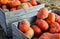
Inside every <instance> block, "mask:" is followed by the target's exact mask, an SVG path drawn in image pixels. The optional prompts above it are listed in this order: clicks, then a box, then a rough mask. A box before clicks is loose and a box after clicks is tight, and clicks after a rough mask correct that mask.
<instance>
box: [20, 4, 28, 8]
mask: <svg viewBox="0 0 60 39" xmlns="http://www.w3.org/2000/svg"><path fill="white" fill-rule="evenodd" d="M21 6H22V8H29V6H28V4H27V3H22V4H21Z"/></svg>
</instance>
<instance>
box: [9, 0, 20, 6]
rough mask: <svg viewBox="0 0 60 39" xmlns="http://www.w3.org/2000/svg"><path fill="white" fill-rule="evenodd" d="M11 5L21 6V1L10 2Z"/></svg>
mask: <svg viewBox="0 0 60 39" xmlns="http://www.w3.org/2000/svg"><path fill="white" fill-rule="evenodd" d="M9 4H10V6H11V7H16V6H19V5H20V1H18V0H15V1H10V2H9Z"/></svg>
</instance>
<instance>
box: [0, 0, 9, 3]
mask: <svg viewBox="0 0 60 39" xmlns="http://www.w3.org/2000/svg"><path fill="white" fill-rule="evenodd" d="M0 2H1V4H7V3H8V0H0Z"/></svg>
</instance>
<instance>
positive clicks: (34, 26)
mask: <svg viewBox="0 0 60 39" xmlns="http://www.w3.org/2000/svg"><path fill="white" fill-rule="evenodd" d="M32 29H33V30H34V34H36V35H40V34H41V32H42V31H41V29H40V28H39V27H38V26H36V25H32Z"/></svg>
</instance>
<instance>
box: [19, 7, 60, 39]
mask: <svg viewBox="0 0 60 39" xmlns="http://www.w3.org/2000/svg"><path fill="white" fill-rule="evenodd" d="M36 17H37V18H36V19H35V21H34V23H33V24H30V22H29V21H28V20H27V19H21V20H20V22H19V23H18V29H19V30H20V31H22V32H23V33H24V34H25V35H26V36H27V37H29V38H30V39H60V16H59V15H58V14H56V13H53V12H50V11H48V9H47V8H40V9H39V11H38V12H37V15H36Z"/></svg>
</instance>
